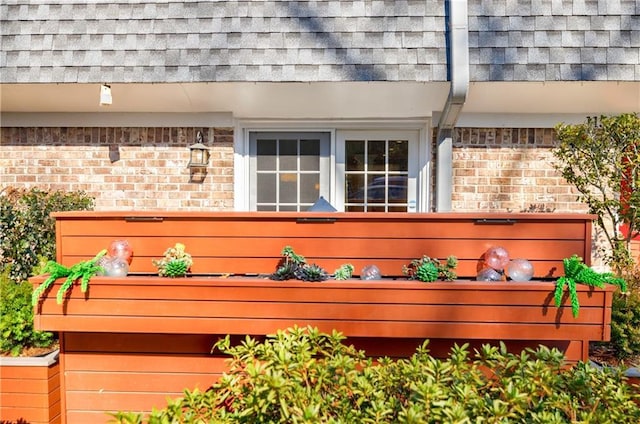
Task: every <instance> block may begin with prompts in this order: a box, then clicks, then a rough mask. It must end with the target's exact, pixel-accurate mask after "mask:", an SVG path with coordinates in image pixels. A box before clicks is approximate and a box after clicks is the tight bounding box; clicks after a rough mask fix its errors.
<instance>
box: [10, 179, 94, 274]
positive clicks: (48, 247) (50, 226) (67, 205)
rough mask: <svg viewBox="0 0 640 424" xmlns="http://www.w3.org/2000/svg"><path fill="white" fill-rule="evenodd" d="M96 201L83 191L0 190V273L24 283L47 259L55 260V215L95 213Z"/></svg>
mask: <svg viewBox="0 0 640 424" xmlns="http://www.w3.org/2000/svg"><path fill="white" fill-rule="evenodd" d="M93 206H94V200H93V198H91V197H89V196H88V195H87V194H86V193H84V192H82V191H74V192H65V191H47V190H42V189H39V188H31V189H15V188H11V187H6V188H3V189H2V190H0V234H2V238H1V239H0V272H4V271H5V270H7V269H8V270H9V277H10V278H11V279H13V280H14V281H15V282H18V283H19V282H23V281H25V280H27V279H28V278H29V277H30V276H31V275H32V270H33V268H34V267H36V266H38V264H39V262H40V261H41V260H42V259H43V258H44V259H55V254H56V250H55V249H56V243H55V240H56V234H55V219H53V218H52V217H51V216H50V213H51V212H56V211H72V210H87V209H93Z"/></svg>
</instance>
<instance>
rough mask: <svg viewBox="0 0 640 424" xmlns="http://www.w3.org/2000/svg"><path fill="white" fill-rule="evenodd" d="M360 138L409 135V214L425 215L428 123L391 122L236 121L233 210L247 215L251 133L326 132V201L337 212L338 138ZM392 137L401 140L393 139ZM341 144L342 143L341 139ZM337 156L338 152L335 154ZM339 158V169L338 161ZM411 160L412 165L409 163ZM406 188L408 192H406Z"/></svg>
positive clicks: (340, 202)
mask: <svg viewBox="0 0 640 424" xmlns="http://www.w3.org/2000/svg"><path fill="white" fill-rule="evenodd" d="M355 131H357V132H359V133H361V134H367V133H375V132H376V131H383V132H385V133H389V132H391V133H395V134H398V133H402V132H404V131H409V132H413V133H414V134H415V137H417V143H418V146H417V151H416V153H417V154H416V155H415V157H411V155H410V165H409V166H410V169H411V170H412V176H411V178H412V179H413V182H411V183H410V184H415V190H414V192H415V193H416V194H415V196H416V198H415V201H416V207H415V209H411V210H410V212H429V210H430V208H431V204H430V203H431V202H430V198H431V184H430V180H431V176H430V175H431V156H432V151H431V136H430V134H431V120H430V119H429V118H421V119H392V120H384V119H380V120H375V121H374V120H349V121H347V120H345V121H272V120H237V121H236V125H235V128H234V205H235V206H234V209H235V210H236V211H239V212H246V211H250V210H251V209H250V192H249V187H250V181H251V175H250V172H251V170H250V149H249V144H250V143H249V138H250V137H249V135H250V133H252V132H328V133H329V134H330V154H329V159H330V176H329V181H330V190H331V193H330V195H329V198H328V199H327V200H328V201H329V202H330V203H331V204H332V205H333V206H334V207H335V208H336V209H338V211H340V212H342V211H344V141H343V142H342V143H343V144H342V146H341V149H339V147H338V136H339V135H340V134H349V133H351V132H355ZM393 137H394V138H395V137H401V138H404V137H403V136H398V135H394V136H393ZM343 140H344V139H343ZM338 152H340V153H339V154H338ZM339 158H341V161H342V163H341V165H339V163H338V160H337V159H339ZM412 160H413V163H411V161H412ZM410 187H411V186H409V187H408V188H410Z"/></svg>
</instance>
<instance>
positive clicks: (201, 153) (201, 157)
mask: <svg viewBox="0 0 640 424" xmlns="http://www.w3.org/2000/svg"><path fill="white" fill-rule="evenodd" d="M208 163H209V149H208V148H207V146H205V145H204V144H203V143H202V133H201V132H200V131H198V134H197V136H196V143H195V144H192V145H191V146H189V164H188V165H187V167H189V168H206V167H207V165H208Z"/></svg>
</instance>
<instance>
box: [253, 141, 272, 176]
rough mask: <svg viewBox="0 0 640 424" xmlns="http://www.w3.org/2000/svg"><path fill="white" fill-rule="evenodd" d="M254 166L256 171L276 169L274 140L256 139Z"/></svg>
mask: <svg viewBox="0 0 640 424" xmlns="http://www.w3.org/2000/svg"><path fill="white" fill-rule="evenodd" d="M256 143H257V146H256V150H257V154H258V157H257V158H256V162H257V163H256V167H257V168H258V171H275V169H276V141H275V140H257V141H256Z"/></svg>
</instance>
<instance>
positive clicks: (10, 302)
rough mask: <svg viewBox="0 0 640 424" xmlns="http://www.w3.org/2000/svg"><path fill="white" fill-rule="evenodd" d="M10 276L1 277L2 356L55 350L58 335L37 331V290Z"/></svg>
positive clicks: (0, 331) (0, 336) (0, 327)
mask: <svg viewBox="0 0 640 424" xmlns="http://www.w3.org/2000/svg"><path fill="white" fill-rule="evenodd" d="M8 274H9V273H8V272H7V271H5V272H3V273H0V352H2V353H8V354H10V355H13V356H17V355H20V354H21V353H22V350H23V349H24V348H26V347H49V346H51V345H52V344H53V342H54V341H55V338H54V335H53V334H52V333H49V332H46V331H36V330H34V328H33V307H32V306H31V293H32V292H33V287H31V284H29V283H18V284H16V283H15V282H13V281H12V280H11V279H10V278H9V275H8Z"/></svg>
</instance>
